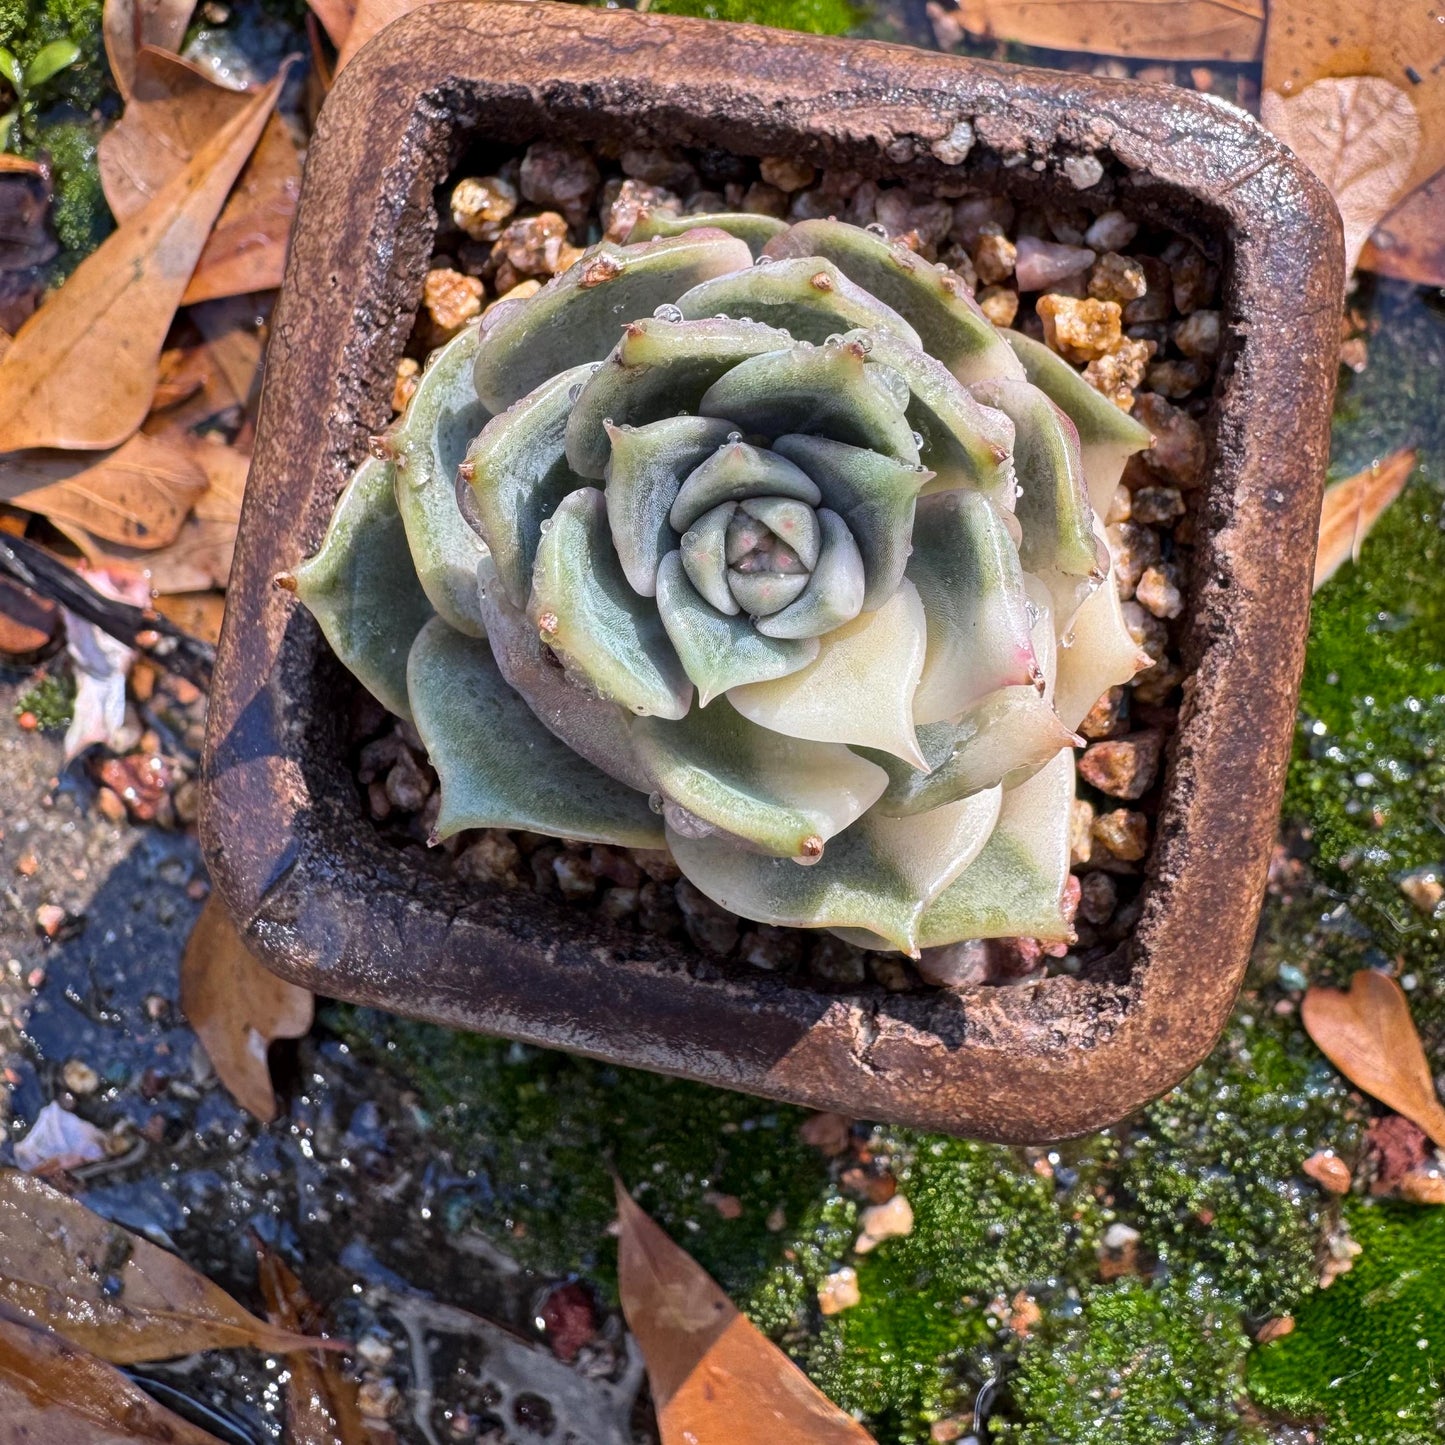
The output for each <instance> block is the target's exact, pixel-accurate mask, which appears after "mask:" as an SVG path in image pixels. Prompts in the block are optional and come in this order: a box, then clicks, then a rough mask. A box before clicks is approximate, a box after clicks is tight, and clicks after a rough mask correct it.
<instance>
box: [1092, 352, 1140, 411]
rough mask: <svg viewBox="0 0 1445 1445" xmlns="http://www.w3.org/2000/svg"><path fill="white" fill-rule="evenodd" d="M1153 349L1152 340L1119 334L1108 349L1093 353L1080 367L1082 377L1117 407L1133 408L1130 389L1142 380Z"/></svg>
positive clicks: (1121, 408)
mask: <svg viewBox="0 0 1445 1445" xmlns="http://www.w3.org/2000/svg"><path fill="white" fill-rule="evenodd" d="M1154 351H1155V345H1154V343H1153V342H1152V341H1136V340H1135V339H1134V338H1133V337H1129V336H1121V337H1120V338H1119V339H1118V340H1117V341H1116V342H1114V344H1113V345H1112V346H1111V347H1110V348H1109V350H1108V351H1106V352H1104V353H1103V355H1101V356H1096V357H1095V358H1094V359H1093V360H1092V361H1091V362H1090V363H1089V364H1088V365H1087V366H1086V367H1085V368H1084V380H1085V381H1087V382H1088V383H1089V385H1090V386H1092V387H1093V388H1094V390H1095V391H1097V392H1099V393H1101V394H1102V395H1103V396H1107V397H1108V398H1109V400H1110V401H1112V402H1113V403H1114V405H1115V406H1117V407H1118V408H1119V410H1120V411H1133V410H1134V393H1135V392H1136V391H1137V390H1138V388H1139V385H1140V383H1141V382H1142V381H1143V380H1144V375H1145V372H1146V370H1147V368H1148V365H1149V360H1150V358H1151V357H1152V356H1153V355H1154Z"/></svg>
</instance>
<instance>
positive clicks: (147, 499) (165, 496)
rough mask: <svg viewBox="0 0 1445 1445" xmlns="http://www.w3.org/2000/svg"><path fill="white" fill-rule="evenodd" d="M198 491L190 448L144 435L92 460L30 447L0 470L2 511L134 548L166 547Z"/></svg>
mask: <svg viewBox="0 0 1445 1445" xmlns="http://www.w3.org/2000/svg"><path fill="white" fill-rule="evenodd" d="M206 486H207V478H206V470H205V468H204V466H202V464H201V462H200V461H199V460H198V459H197V457H196V455H195V451H194V448H193V447H192V446H191V445H189V444H181V443H179V442H178V441H177V440H176V439H175V438H173V437H164V436H147V435H146V433H144V432H137V433H136V434H135V435H134V436H133V437H131V438H130V440H129V441H127V442H125V443H124V444H123V445H121V446H119V447H117V448H116V449H115V450H114V451H113V452H110V453H109V454H108V455H106V456H103V457H101V458H100V459H99V460H96V459H95V457H94V456H93V455H77V454H75V453H73V452H59V451H50V450H38V451H33V452H20V453H16V454H14V455H12V456H9V457H6V458H5V460H4V463H3V466H0V500H3V501H5V502H7V503H9V505H10V506H12V507H20V508H23V509H24V510H25V511H27V512H35V513H38V514H39V515H40V516H43V517H47V518H49V519H50V520H51V521H53V522H55V523H57V524H69V525H71V526H75V527H81V528H83V529H84V530H85V531H87V532H89V533H92V534H93V535H94V536H97V537H100V538H102V539H103V540H105V541H107V542H119V543H121V544H123V545H125V546H128V547H136V548H139V549H141V550H149V549H151V548H155V547H164V546H165V545H166V544H167V543H169V542H173V541H174V540H175V539H176V536H177V534H178V533H179V532H180V530H181V524H182V523H183V522H184V521H185V520H186V517H187V516H188V515H189V514H190V511H191V508H192V507H193V506H194V505H195V503H196V501H197V500H198V499H199V497H200V496H201V494H202V493H203V492H204V491H205V490H206Z"/></svg>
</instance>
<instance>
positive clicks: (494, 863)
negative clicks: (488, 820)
mask: <svg viewBox="0 0 1445 1445" xmlns="http://www.w3.org/2000/svg"><path fill="white" fill-rule="evenodd" d="M456 869H457V872H458V874H459V875H460V876H461V877H462V878H465V879H466V880H467V881H468V882H472V883H500V884H506V885H510V884H514V883H517V882H519V881H520V879H521V869H522V855H521V852H520V851H519V850H518V848H517V845H516V844H515V843H514V842H513V841H512V840H511V839H510V838H509V837H508V836H507V835H506V834H505V833H503V832H502V831H500V830H499V829H495V828H489V829H488V830H487V831H486V832H484V833H483V834H482V836H481V837H480V838H478V839H477V841H476V842H475V843H473V844H472V845H471V846H470V847H469V848H467V849H465V850H464V851H462V852H461V853H459V854H458V855H457V859H456Z"/></svg>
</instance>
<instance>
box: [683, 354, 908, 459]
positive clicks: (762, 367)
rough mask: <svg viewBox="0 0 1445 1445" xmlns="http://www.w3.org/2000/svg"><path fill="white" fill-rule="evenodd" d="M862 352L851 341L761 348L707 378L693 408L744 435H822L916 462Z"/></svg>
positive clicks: (902, 421)
mask: <svg viewBox="0 0 1445 1445" xmlns="http://www.w3.org/2000/svg"><path fill="white" fill-rule="evenodd" d="M866 355H867V353H866V351H865V350H864V348H863V347H862V346H861V345H859V344H858V342H856V341H853V342H847V343H845V344H843V345H837V346H817V347H814V346H807V347H804V346H794V347H790V348H788V349H787V350H785V351H770V352H766V353H764V354H763V355H761V356H754V357H751V358H749V359H748V360H747V361H741V362H739V363H738V364H737V365H736V366H735V367H733V369H732V370H731V371H729V372H728V373H727V374H726V375H725V376H722V377H720V378H719V379H718V380H717V381H715V382H714V383H713V384H712V385H711V386H710V387H709V388H708V389H707V392H706V394H705V395H704V396H703V398H702V401H701V402H699V403H698V410H699V411H700V412H701V413H702V414H703V415H704V416H718V417H725V418H727V420H729V421H731V422H732V423H733V424H734V425H735V426H737V427H738V428H739V429H741V430H742V431H745V432H757V433H760V434H761V435H763V436H765V437H777V436H782V435H784V434H785V433H787V432H803V433H806V434H807V435H810V436H830V437H833V438H834V439H835V440H837V441H841V442H848V443H850V444H851V445H853V446H859V447H871V448H872V449H873V450H874V451H879V452H886V453H887V454H888V455H889V456H892V457H896V458H898V459H899V460H900V461H904V462H907V463H909V464H910V465H916V464H917V462H918V447H917V445H916V444H915V443H914V440H913V429H912V428H911V427H910V426H909V425H908V418H907V417H906V416H905V415H904V412H903V409H902V408H901V407H900V406H898V404H897V403H896V402H895V401H894V400H893V398H892V397H891V396H889V395H888V394H887V393H886V392H885V391H884V390H883V389H882V388H881V387H878V386H875V385H874V384H873V382H872V381H870V380H869V378H868V377H867V375H866V374H865V373H864V358H865V356H866Z"/></svg>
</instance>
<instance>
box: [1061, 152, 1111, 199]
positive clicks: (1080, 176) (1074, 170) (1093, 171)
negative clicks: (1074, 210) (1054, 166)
mask: <svg viewBox="0 0 1445 1445" xmlns="http://www.w3.org/2000/svg"><path fill="white" fill-rule="evenodd" d="M1063 172H1064V174H1065V175H1066V176H1067V177H1068V178H1069V184H1070V185H1071V186H1073V187H1074V188H1075V189H1076V190H1080V191H1087V190H1088V189H1089V188H1090V187H1091V186H1097V185H1098V184H1099V182H1100V181H1102V180H1103V179H1104V165H1103V162H1102V161H1100V159H1099V158H1098V156H1069V157H1068V159H1067V160H1065V161H1064V164H1063Z"/></svg>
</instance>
